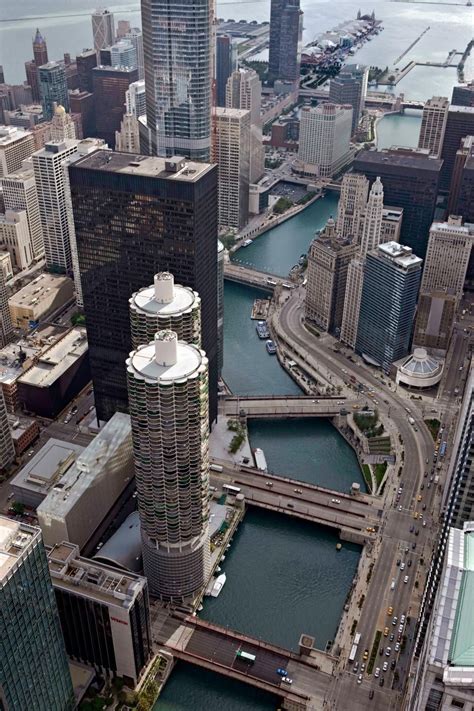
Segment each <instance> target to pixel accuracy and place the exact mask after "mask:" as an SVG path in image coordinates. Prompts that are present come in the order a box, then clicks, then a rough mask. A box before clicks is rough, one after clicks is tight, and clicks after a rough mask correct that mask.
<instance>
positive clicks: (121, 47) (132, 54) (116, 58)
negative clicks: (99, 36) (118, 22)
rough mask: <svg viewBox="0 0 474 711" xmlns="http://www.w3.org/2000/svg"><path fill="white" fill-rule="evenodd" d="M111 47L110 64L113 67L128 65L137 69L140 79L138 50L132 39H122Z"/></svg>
mask: <svg viewBox="0 0 474 711" xmlns="http://www.w3.org/2000/svg"><path fill="white" fill-rule="evenodd" d="M109 49H110V64H111V66H112V67H128V68H129V69H136V70H137V79H138V57H137V50H136V48H135V47H134V46H133V44H132V43H131V42H130V40H127V39H122V40H120V41H119V42H116V43H115V44H113V45H112V46H111V47H109Z"/></svg>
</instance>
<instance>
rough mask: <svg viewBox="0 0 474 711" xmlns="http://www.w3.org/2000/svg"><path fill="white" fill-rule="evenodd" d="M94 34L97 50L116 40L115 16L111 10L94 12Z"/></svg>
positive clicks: (108, 45)
mask: <svg viewBox="0 0 474 711" xmlns="http://www.w3.org/2000/svg"><path fill="white" fill-rule="evenodd" d="M92 36H93V38H94V49H95V50H96V52H98V51H99V49H104V47H110V45H111V44H113V43H114V42H115V23H114V16H113V14H112V13H111V12H110V11H109V10H96V11H95V12H93V13H92Z"/></svg>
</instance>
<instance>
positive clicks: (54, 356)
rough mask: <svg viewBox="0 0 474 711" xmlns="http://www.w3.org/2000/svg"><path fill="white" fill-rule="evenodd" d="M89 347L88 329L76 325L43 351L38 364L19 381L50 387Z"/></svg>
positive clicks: (40, 386) (39, 386)
mask: <svg viewBox="0 0 474 711" xmlns="http://www.w3.org/2000/svg"><path fill="white" fill-rule="evenodd" d="M87 348H88V344H87V332H86V329H85V328H84V327H81V326H76V327H75V328H72V329H71V330H70V331H69V332H68V333H67V334H66V335H65V336H64V337H63V338H61V340H59V341H58V342H57V343H56V344H55V345H54V346H51V348H48V350H46V351H45V352H44V353H42V354H41V355H40V356H39V358H38V360H37V362H36V364H35V365H33V366H32V367H31V368H30V369H29V370H27V371H26V373H24V374H23V375H22V376H21V377H20V378H19V382H20V383H23V384H25V385H34V386H35V387H38V388H49V387H50V386H51V385H52V384H53V383H54V382H55V381H56V380H57V379H58V378H59V377H61V375H63V373H65V372H66V371H67V370H68V369H69V368H70V367H71V365H72V364H73V363H75V362H76V361H77V360H79V358H82V356H83V355H84V354H85V353H86V352H87Z"/></svg>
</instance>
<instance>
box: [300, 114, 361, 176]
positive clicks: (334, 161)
mask: <svg viewBox="0 0 474 711" xmlns="http://www.w3.org/2000/svg"><path fill="white" fill-rule="evenodd" d="M351 126H352V106H336V104H321V105H320V106H316V108H310V107H303V109H302V111H301V121H300V140H299V149H298V163H299V165H298V172H300V173H302V174H303V175H309V176H315V177H319V178H331V177H332V176H333V175H334V174H335V173H337V172H338V171H339V170H341V169H342V168H343V167H344V166H345V165H347V163H348V162H349V161H350V158H351V156H352V153H351V150H350V140H351Z"/></svg>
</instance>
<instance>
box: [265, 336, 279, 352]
mask: <svg viewBox="0 0 474 711" xmlns="http://www.w3.org/2000/svg"><path fill="white" fill-rule="evenodd" d="M265 348H266V349H267V353H268V354H269V355H275V353H276V352H277V347H276V345H275V344H274V343H273V341H272V340H271V339H268V341H267V342H266V343H265Z"/></svg>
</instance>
